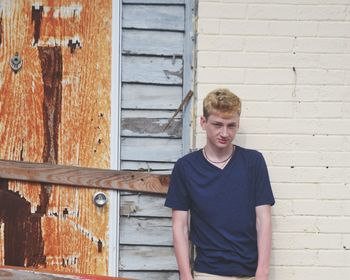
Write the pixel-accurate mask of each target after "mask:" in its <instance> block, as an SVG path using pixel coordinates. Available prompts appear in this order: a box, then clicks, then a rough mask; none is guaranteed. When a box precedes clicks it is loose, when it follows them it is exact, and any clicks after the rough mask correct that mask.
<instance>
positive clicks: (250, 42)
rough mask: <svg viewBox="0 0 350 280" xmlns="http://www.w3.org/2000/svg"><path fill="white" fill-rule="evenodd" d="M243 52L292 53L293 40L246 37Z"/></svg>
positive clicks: (286, 38)
mask: <svg viewBox="0 0 350 280" xmlns="http://www.w3.org/2000/svg"><path fill="white" fill-rule="evenodd" d="M245 41H246V45H245V51H248V52H277V53H278V52H282V53H283V52H292V50H293V47H294V39H293V38H288V37H271V36H264V37H247V38H246V40H245Z"/></svg>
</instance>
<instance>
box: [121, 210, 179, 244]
mask: <svg viewBox="0 0 350 280" xmlns="http://www.w3.org/2000/svg"><path fill="white" fill-rule="evenodd" d="M120 244H129V245H130V244H133V245H162V246H164V245H167V246H172V244H173V236H172V223H171V218H150V217H147V218H144V217H142V218H140V217H133V216H129V217H125V216H124V217H121V219H120Z"/></svg>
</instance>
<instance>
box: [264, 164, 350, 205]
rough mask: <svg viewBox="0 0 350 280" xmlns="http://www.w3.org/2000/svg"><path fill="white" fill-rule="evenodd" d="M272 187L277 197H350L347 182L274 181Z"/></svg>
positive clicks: (347, 198) (331, 198)
mask: <svg viewBox="0 0 350 280" xmlns="http://www.w3.org/2000/svg"><path fill="white" fill-rule="evenodd" d="M268 166H270V165H269V164H268ZM272 189H273V193H274V195H275V197H276V199H288V200H295V199H328V200H337V201H340V200H349V199H350V186H349V185H348V184H346V183H337V184H335V183H327V184H326V183H319V184H312V183H311V184H310V183H274V184H273V185H272Z"/></svg>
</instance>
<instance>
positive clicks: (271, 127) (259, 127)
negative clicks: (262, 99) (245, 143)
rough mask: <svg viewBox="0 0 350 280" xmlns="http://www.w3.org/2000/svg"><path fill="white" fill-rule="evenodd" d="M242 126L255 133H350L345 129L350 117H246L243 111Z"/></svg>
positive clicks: (317, 134) (347, 134) (348, 124)
mask: <svg viewBox="0 0 350 280" xmlns="http://www.w3.org/2000/svg"><path fill="white" fill-rule="evenodd" d="M241 127H242V128H244V130H245V131H246V132H249V133H254V134H266V133H269V134H277V135H278V134H282V135H284V134H287V135H288V134H308V135H310V137H313V136H312V135H315V136H320V135H323V136H325V135H332V136H334V135H346V136H349V135H350V131H348V130H344V128H345V127H350V120H349V119H320V120H318V119H276V118H261V117H256V118H253V117H249V118H246V117H245V116H244V112H243V116H242V117H241ZM325 137H328V136H325ZM342 137H343V136H342Z"/></svg>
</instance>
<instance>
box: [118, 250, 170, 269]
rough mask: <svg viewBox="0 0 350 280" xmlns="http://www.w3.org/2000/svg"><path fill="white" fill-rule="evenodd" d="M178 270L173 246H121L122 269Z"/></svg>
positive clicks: (120, 266) (120, 265)
mask: <svg viewBox="0 0 350 280" xmlns="http://www.w3.org/2000/svg"><path fill="white" fill-rule="evenodd" d="M159 267H161V268H162V270H173V271H174V270H176V269H177V264H176V260H175V254H174V252H173V249H172V248H171V247H156V246H137V247H136V246H128V245H121V246H120V264H119V268H120V269H121V270H157V269H159Z"/></svg>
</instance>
